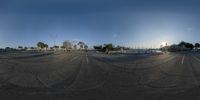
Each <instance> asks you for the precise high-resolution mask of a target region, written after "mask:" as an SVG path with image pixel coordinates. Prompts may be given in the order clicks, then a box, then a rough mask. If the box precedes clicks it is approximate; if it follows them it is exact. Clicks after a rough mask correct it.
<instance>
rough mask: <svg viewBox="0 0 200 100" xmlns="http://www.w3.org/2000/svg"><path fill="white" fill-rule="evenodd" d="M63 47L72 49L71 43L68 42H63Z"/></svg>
mask: <svg viewBox="0 0 200 100" xmlns="http://www.w3.org/2000/svg"><path fill="white" fill-rule="evenodd" d="M63 47H64V48H65V49H72V43H71V42H70V41H68V40H66V41H64V42H63Z"/></svg>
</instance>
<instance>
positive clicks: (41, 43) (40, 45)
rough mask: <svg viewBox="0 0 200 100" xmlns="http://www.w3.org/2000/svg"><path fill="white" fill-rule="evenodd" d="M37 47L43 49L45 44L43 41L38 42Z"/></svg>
mask: <svg viewBox="0 0 200 100" xmlns="http://www.w3.org/2000/svg"><path fill="white" fill-rule="evenodd" d="M37 47H38V48H40V49H43V48H44V47H45V44H44V43H43V42H38V43H37Z"/></svg>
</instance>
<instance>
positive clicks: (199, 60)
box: [192, 56, 200, 62]
mask: <svg viewBox="0 0 200 100" xmlns="http://www.w3.org/2000/svg"><path fill="white" fill-rule="evenodd" d="M192 57H193V58H194V59H195V60H197V61H198V62H200V59H199V58H197V57H195V56H192Z"/></svg>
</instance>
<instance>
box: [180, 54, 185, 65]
mask: <svg viewBox="0 0 200 100" xmlns="http://www.w3.org/2000/svg"><path fill="white" fill-rule="evenodd" d="M184 60H185V55H183V58H182V61H181V64H183V63H184Z"/></svg>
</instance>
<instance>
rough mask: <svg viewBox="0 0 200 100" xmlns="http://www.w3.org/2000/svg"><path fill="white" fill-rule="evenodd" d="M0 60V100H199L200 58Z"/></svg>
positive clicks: (82, 55)
mask: <svg viewBox="0 0 200 100" xmlns="http://www.w3.org/2000/svg"><path fill="white" fill-rule="evenodd" d="M5 56H6V55H0V88H1V89H0V98H1V99H2V100H6V99H9V100H10V99H19V100H27V99H28V100H55V99H56V100H63V99H67V100H133V99H134V100H149V99H150V100H199V99H200V96H199V94H200V89H199V86H200V67H199V66H200V54H197V53H186V52H184V53H164V54H162V55H123V54H121V55H104V54H97V53H94V52H90V51H89V52H84V51H76V52H75V51H73V52H70V53H68V52H57V53H53V54H49V55H43V56H34V57H31V56H28V57H13V56H9V57H8V56H6V57H5Z"/></svg>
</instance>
